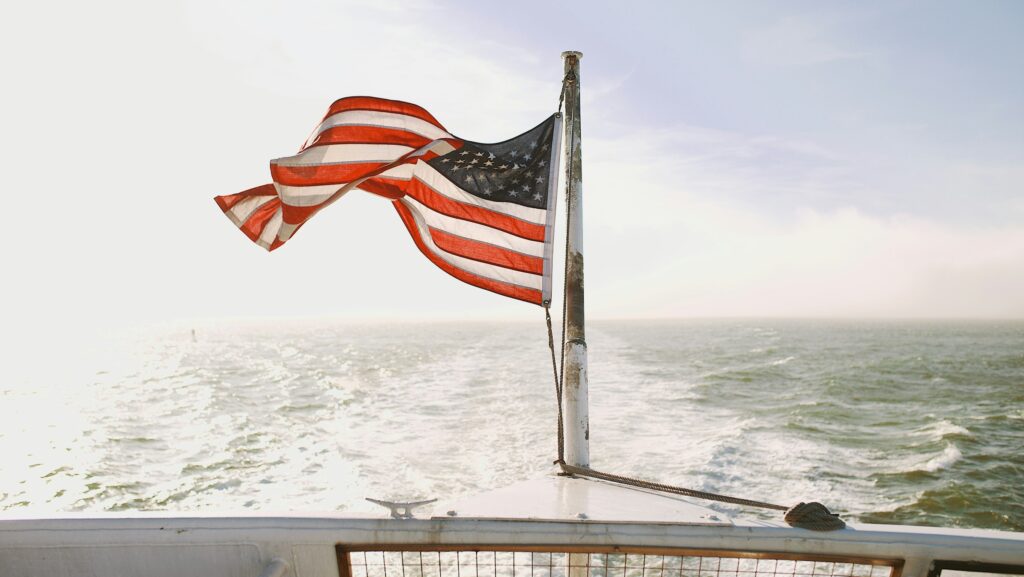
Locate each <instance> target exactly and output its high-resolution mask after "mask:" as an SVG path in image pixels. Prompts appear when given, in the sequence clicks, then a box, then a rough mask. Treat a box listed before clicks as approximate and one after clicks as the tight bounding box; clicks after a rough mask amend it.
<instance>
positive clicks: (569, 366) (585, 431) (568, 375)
mask: <svg viewBox="0 0 1024 577" xmlns="http://www.w3.org/2000/svg"><path fill="white" fill-rule="evenodd" d="M581 58H583V53H582V52H575V51H567V52H563V53H562V59H563V60H564V63H565V115H566V122H565V124H564V126H565V143H566V145H565V160H566V163H565V164H566V183H565V195H566V204H567V205H568V242H567V245H566V248H565V258H566V265H565V342H563V343H562V350H563V351H564V352H563V355H564V356H563V357H562V367H563V369H564V375H565V376H564V379H565V380H564V381H563V389H564V390H563V394H564V399H565V462H566V464H568V465H573V466H576V467H589V466H590V415H589V408H588V395H587V341H586V335H585V331H584V311H583V152H582V150H581V147H580V134H581V131H580V59H581Z"/></svg>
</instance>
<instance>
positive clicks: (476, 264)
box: [394, 197, 542, 290]
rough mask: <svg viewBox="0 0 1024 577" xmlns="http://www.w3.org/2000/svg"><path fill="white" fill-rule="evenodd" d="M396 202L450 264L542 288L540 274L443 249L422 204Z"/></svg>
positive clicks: (406, 200) (483, 274) (433, 249)
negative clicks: (424, 214)
mask: <svg viewBox="0 0 1024 577" xmlns="http://www.w3.org/2000/svg"><path fill="white" fill-rule="evenodd" d="M394 202H401V203H402V204H403V206H405V207H406V209H408V210H409V212H410V214H412V216H413V219H414V220H415V222H416V227H417V230H418V231H419V232H420V238H421V240H423V242H424V244H425V245H426V246H427V248H429V249H430V250H431V252H433V253H434V254H435V255H436V256H437V257H439V258H441V259H442V260H444V261H445V262H447V263H448V264H450V265H452V266H454V267H457V268H460V269H462V270H464V271H466V272H469V273H472V274H475V275H477V276H481V277H484V278H488V279H491V280H496V281H499V282H504V283H508V284H514V285H516V286H521V287H525V288H532V289H537V290H540V289H541V284H542V279H541V278H540V276H539V275H535V274H529V273H524V272H521V271H517V270H512V269H509V268H505V267H500V266H494V265H492V264H488V263H485V262H480V261H477V260H473V259H469V258H466V257H463V256H459V255H457V254H452V253H450V252H448V251H445V250H442V249H441V248H440V247H438V246H437V244H435V243H434V239H433V238H432V237H431V236H430V230H431V229H432V228H434V227H432V226H430V225H429V224H428V223H427V219H426V218H424V216H423V213H421V212H420V210H421V209H422V208H423V207H422V206H416V203H415V202H410V200H409V198H408V197H405V198H400V199H398V200H397V201H394Z"/></svg>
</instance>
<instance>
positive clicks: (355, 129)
mask: <svg viewBox="0 0 1024 577" xmlns="http://www.w3.org/2000/svg"><path fill="white" fill-rule="evenodd" d="M433 140H436V139H434V138H427V137H426V136H422V135H420V134H415V133H412V132H409V131H406V130H400V129H396V128H385V127H381V126H367V125H360V126H348V125H346V126H336V127H334V128H329V129H327V130H324V131H323V132H321V133H320V134H318V135H317V136H316V138H315V139H313V143H312V144H310V145H309V147H308V148H314V147H317V146H326V145H328V144H403V145H405V146H412V147H414V148H419V147H421V146H425V145H427V144H430V142H431V141H433Z"/></svg>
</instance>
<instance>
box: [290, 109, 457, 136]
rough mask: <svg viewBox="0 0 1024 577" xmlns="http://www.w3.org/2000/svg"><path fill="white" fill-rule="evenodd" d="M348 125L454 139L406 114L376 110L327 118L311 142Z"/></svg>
mask: <svg viewBox="0 0 1024 577" xmlns="http://www.w3.org/2000/svg"><path fill="white" fill-rule="evenodd" d="M346 125H348V126H377V127H380V128H397V129H399V130H405V131H407V132H411V133H413V134H418V135H420V136H424V137H426V138H429V139H431V140H437V139H438V138H451V137H452V135H451V134H449V133H447V132H445V131H444V130H441V129H440V128H438V127H436V126H434V125H433V124H431V123H429V122H427V121H426V120H423V119H420V118H416V117H415V116H407V115H405V114H397V113H394V112H380V111H376V110H346V111H344V112H339V113H337V114H333V115H331V116H328V117H327V118H325V119H324V121H323V122H321V123H320V124H319V125H318V126H317V127H316V130H314V131H313V137H312V138H310V142H312V141H314V140H316V137H317V136H318V135H319V134H320V133H322V132H323V131H325V130H327V129H329V128H334V127H335V126H346Z"/></svg>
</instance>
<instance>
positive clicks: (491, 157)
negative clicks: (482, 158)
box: [487, 152, 494, 160]
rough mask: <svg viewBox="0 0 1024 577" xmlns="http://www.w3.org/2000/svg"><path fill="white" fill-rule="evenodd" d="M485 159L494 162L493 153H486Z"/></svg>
mask: <svg viewBox="0 0 1024 577" xmlns="http://www.w3.org/2000/svg"><path fill="white" fill-rule="evenodd" d="M487 158H489V159H491V160H494V153H493V152H488V153H487Z"/></svg>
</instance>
